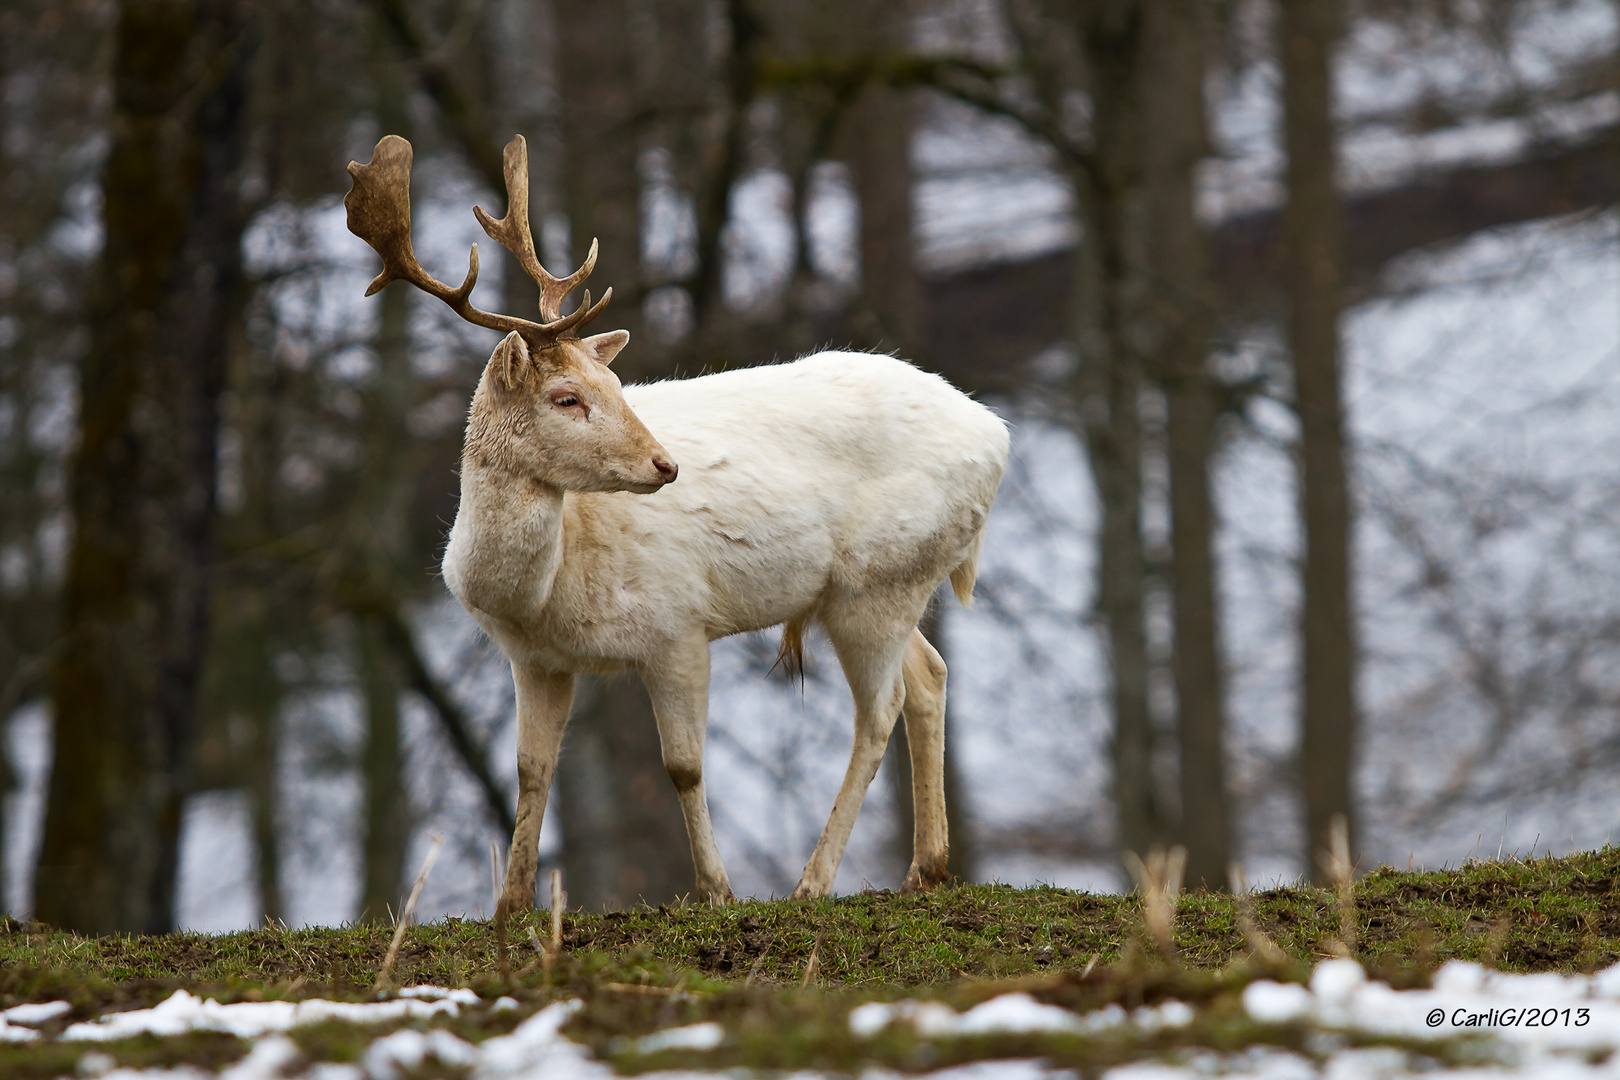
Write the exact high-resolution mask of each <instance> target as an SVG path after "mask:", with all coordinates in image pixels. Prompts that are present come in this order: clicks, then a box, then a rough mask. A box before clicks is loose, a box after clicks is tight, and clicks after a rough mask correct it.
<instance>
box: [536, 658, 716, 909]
mask: <svg viewBox="0 0 1620 1080" xmlns="http://www.w3.org/2000/svg"><path fill="white" fill-rule="evenodd" d="M589 693H590V696H591V697H593V698H594V699H595V700H586V701H583V702H581V705H582V706H583V707H576V710H575V715H574V717H573V719H572V720H571V721H570V723H569V729H568V738H567V740H566V742H565V743H564V745H563V757H562V762H561V763H560V764H559V766H558V768H557V809H558V811H559V813H560V815H561V817H562V827H563V830H562V831H563V854H562V861H563V871H564V873H565V874H566V875H567V879H568V895H569V902H570V903H572V904H575V905H576V906H580V907H585V908H602V907H607V908H621V907H627V906H629V905H631V904H635V903H638V902H640V901H646V902H647V903H651V904H661V903H667V902H669V901H672V900H674V899H676V898H677V897H680V896H686V895H690V894H691V892H692V890H693V888H694V887H695V883H696V878H695V876H694V871H693V868H692V856H691V845H690V844H688V843H687V838H686V823H685V818H684V817H683V816H682V814H681V806H680V802H679V800H677V799H676V797H675V786H674V785H673V784H671V783H670V780H669V775H668V774H667V773H666V772H665V771H664V759H663V754H662V752H661V751H660V749H659V745H658V730H657V726H656V723H655V722H654V720H653V715H652V702H651V701H650V700H649V699H648V697H647V688H646V687H645V686H643V685H642V682H641V679H640V678H638V677H637V676H635V675H629V676H624V677H621V678H617V679H595V680H592V687H591V690H590V691H589Z"/></svg>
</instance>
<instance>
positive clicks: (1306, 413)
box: [1277, 0, 1356, 881]
mask: <svg viewBox="0 0 1620 1080" xmlns="http://www.w3.org/2000/svg"><path fill="white" fill-rule="evenodd" d="M1281 16H1282V17H1281V19H1280V20H1279V21H1278V24H1277V33H1278V40H1277V53H1278V55H1279V57H1280V59H1281V61H1282V69H1283V136H1284V138H1283V141H1284V145H1285V148H1286V150H1287V153H1288V204H1287V207H1286V208H1285V210H1284V224H1283V249H1284V259H1285V264H1286V272H1285V275H1284V276H1285V278H1286V282H1287V284H1286V286H1285V287H1286V291H1287V295H1288V344H1289V349H1290V351H1291V352H1292V353H1293V357H1294V396H1295V404H1296V408H1297V409H1298V412H1299V419H1300V473H1299V477H1300V480H1299V486H1300V516H1301V518H1302V519H1303V522H1304V528H1305V567H1304V610H1303V612H1302V614H1301V623H1302V626H1301V631H1302V636H1303V638H1304V664H1303V666H1304V671H1303V680H1302V687H1301V694H1300V696H1301V705H1302V720H1301V729H1302V739H1301V745H1300V765H1301V769H1300V772H1301V778H1302V782H1303V783H1304V787H1305V791H1304V796H1305V859H1306V864H1307V865H1308V866H1309V867H1310V868H1311V877H1312V879H1313V880H1316V881H1325V880H1326V876H1327V870H1326V868H1325V867H1324V866H1323V865H1322V864H1321V862H1320V860H1319V859H1318V858H1317V856H1318V854H1319V853H1320V852H1322V851H1325V850H1327V849H1328V831H1329V825H1330V823H1331V821H1332V819H1333V818H1334V817H1335V816H1337V815H1340V814H1342V815H1344V817H1345V819H1346V821H1347V822H1348V823H1349V824H1350V826H1351V830H1350V836H1351V844H1350V849H1351V851H1352V852H1354V851H1355V849H1356V829H1355V806H1354V794H1353V790H1352V779H1353V775H1354V768H1355V756H1354V755H1355V736H1356V638H1355V626H1354V614H1353V610H1352V607H1351V599H1350V533H1351V529H1352V527H1353V522H1352V511H1351V506H1350V494H1349V487H1348V482H1347V480H1346V476H1345V462H1344V456H1345V448H1344V409H1343V405H1342V403H1341V401H1340V393H1339V383H1340V374H1339V368H1340V362H1339V311H1340V307H1341V305H1342V304H1343V286H1342V277H1343V266H1344V238H1343V225H1342V220H1343V211H1342V208H1341V207H1340V204H1339V192H1338V188H1337V186H1336V184H1335V182H1334V173H1335V166H1334V157H1335V154H1334V127H1333V74H1332V60H1333V48H1334V45H1335V44H1336V43H1337V41H1338V38H1339V34H1340V31H1341V27H1342V19H1343V10H1342V7H1341V5H1340V4H1339V3H1338V0H1282V3H1281Z"/></svg>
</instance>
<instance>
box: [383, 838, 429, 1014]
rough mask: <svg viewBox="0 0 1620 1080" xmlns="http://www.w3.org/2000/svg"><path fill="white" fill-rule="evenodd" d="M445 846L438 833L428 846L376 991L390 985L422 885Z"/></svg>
mask: <svg viewBox="0 0 1620 1080" xmlns="http://www.w3.org/2000/svg"><path fill="white" fill-rule="evenodd" d="M443 846H444V834H443V833H436V834H435V835H434V837H433V846H432V847H430V848H428V853H427V858H426V859H424V860H423V861H422V870H421V872H420V873H418V874H417V875H416V884H414V885H412V886H411V895H410V896H409V897H408V898H406V900H405V910H404V911H401V912H400V913H399V922H397V923H396V924H395V925H394V940H393V941H391V942H389V943H388V955H386V956H384V957H383V966H382V970H381V971H379V972H377V985H376V986H373V987H372V988H371V989H372V991H373V992H374V993H380V992H381V991H382V990H383V989H384V988H385V987H387V985H388V977H389V976H390V975H392V974H393V971H394V959H395V958H396V957H397V956H398V955H399V945H400V942H402V941H404V940H405V928H406V927H407V926H409V925H411V916H412V915H414V914H416V901H417V899H418V898H419V897H421V895H422V886H423V885H424V884H425V883H426V882H427V877H428V875H429V874H431V873H432V872H433V864H434V863H436V862H438V861H439V849H440V848H441V847H443Z"/></svg>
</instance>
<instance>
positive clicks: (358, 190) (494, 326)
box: [343, 135, 613, 346]
mask: <svg viewBox="0 0 1620 1080" xmlns="http://www.w3.org/2000/svg"><path fill="white" fill-rule="evenodd" d="M412 156H413V153H412V150H411V144H410V143H409V142H407V141H405V140H404V139H402V138H400V137H399V136H398V135H385V136H383V138H382V139H381V140H380V141H379V142H378V143H377V148H376V150H374V151H373V152H372V156H371V160H370V161H369V162H367V163H366V164H364V165H361V164H360V163H359V162H357V161H351V162H349V175H350V176H352V177H354V187H352V188H351V189H350V190H349V194H348V195H346V196H345V197H344V199H343V205H344V208H345V209H347V210H348V213H349V231H350V232H352V233H354V234H355V235H356V236H358V237H359V238H360V239H362V240H364V241H365V242H366V243H368V244H370V245H371V246H372V248H374V249H375V250H376V252H377V254H378V255H381V256H382V261H383V268H382V273H380V274H378V275H377V276H376V277H375V278H374V279H372V282H371V284H370V285H369V286H368V287H367V288H366V295H367V296H371V295H372V294H374V293H376V292H377V291H378V290H380V289H382V288H383V287H384V286H385V285H387V284H388V283H389V282H391V281H406V282H409V283H410V284H412V285H415V286H416V287H417V288H418V289H421V290H422V291H423V292H425V293H428V294H429V295H431V296H436V297H438V298H439V299H440V300H443V301H444V302H445V303H446V304H448V305H449V307H450V310H452V311H454V312H455V313H456V314H457V315H460V316H461V317H462V318H463V319H466V320H467V321H468V322H470V323H473V324H474V325H477V326H483V327H488V328H489V329H491V330H499V331H501V332H503V333H510V332H511V331H513V330H516V331H517V332H518V333H519V334H521V335H522V336H523V338H524V340H525V341H527V342H528V343H529V344H530V345H531V346H540V345H545V344H549V343H550V342H553V341H556V340H557V339H559V338H561V337H562V336H564V335H565V334H570V333H571V332H574V331H577V330H578V329H579V327H581V326H584V325H585V324H586V323H588V322H590V321H591V320H592V319H594V318H596V316H597V315H599V314H601V311H602V309H603V308H604V307H606V306H607V302H608V300H609V299H610V298H611V297H612V295H613V290H612V289H609V290H608V291H607V292H606V293H604V294H603V296H602V299H601V300H600V301H599V302H598V303H597V304H596V306H595V307H592V306H591V301H590V296H591V294H590V293H589V292H587V293H586V294H585V302H584V303H583V304H581V305H580V306H579V309H578V310H577V311H575V312H573V313H572V314H570V315H566V316H560V317H559V316H558V314H557V309H558V307H559V306H560V305H561V303H562V298H563V297H564V296H566V295H567V294H568V293H569V292H570V291H572V290H573V289H574V287H575V286H577V285H578V284H579V283H580V282H582V281H584V280H585V278H586V277H588V276H589V275H590V272H591V271H592V270H593V269H594V268H595V266H596V242H595V241H594V240H593V241H592V242H591V253H590V255H589V256H588V257H587V258H586V259H585V264H584V265H583V266H581V267H580V268H579V269H578V270H576V271H575V272H574V273H573V274H571V275H569V276H568V277H566V278H561V279H559V278H554V277H552V276H551V275H550V274H548V273H547V272H546V269H545V267H543V266H541V265H540V260H539V259H538V258H537V257H536V256H535V253H534V241H533V239H532V238H531V237H530V234H529V163H528V152H527V149H526V146H525V143H524V141H523V136H521V135H519V136H517V137H516V138H514V139H513V140H512V141H511V142H510V143H508V144H507V147H506V189H507V204H508V205H507V213H506V217H504V218H502V219H501V220H500V221H495V220H493V219H491V218H490V217H489V215H488V214H486V213H484V211H483V210H482V209H480V208H477V207H475V208H474V210H473V213H474V214H475V215H476V216H477V217H478V221H479V223H480V224H482V225H483V226H484V230H485V231H486V232H488V233H489V235H490V236H491V237H492V238H494V239H495V240H497V241H498V242H500V243H501V244H502V245H503V246H505V247H506V249H507V250H508V251H510V252H511V253H512V254H513V255H515V256H517V259H518V262H519V263H520V264H522V266H523V269H524V271H525V272H526V273H528V275H529V276H530V277H532V278H534V280H535V281H536V282H537V283H538V284H539V285H540V288H541V297H540V315H541V318H543V319H545V320H546V321H545V322H530V321H529V320H528V319H520V318H517V317H516V316H513V315H497V314H495V313H493V312H488V311H480V310H479V309H478V308H475V307H473V306H472V303H471V302H470V300H469V299H468V298H469V297H470V296H471V295H472V290H473V286H474V285H476V284H477V283H478V245H477V244H474V245H473V246H472V252H471V254H469V255H468V257H467V277H466V279H465V280H464V281H462V283H461V286H460V287H459V288H455V289H452V288H451V287H450V286H448V285H446V284H445V283H444V282H442V281H439V280H438V279H437V278H435V277H434V276H433V275H432V274H429V273H428V272H427V271H426V270H424V269H422V266H421V264H420V263H418V262H417V261H416V254H415V252H414V251H413V250H412V249H411V159H412Z"/></svg>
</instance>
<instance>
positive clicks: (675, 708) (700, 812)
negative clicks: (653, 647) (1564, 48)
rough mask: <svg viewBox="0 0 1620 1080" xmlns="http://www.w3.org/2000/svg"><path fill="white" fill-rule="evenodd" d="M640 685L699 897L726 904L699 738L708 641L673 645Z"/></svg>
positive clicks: (704, 714)
mask: <svg viewBox="0 0 1620 1080" xmlns="http://www.w3.org/2000/svg"><path fill="white" fill-rule="evenodd" d="M641 677H642V681H643V682H645V683H646V684H647V693H648V695H649V696H650V697H651V698H652V705H653V714H654V715H655V716H656V717H657V718H658V741H659V744H660V745H661V747H662V749H663V753H664V768H665V769H666V770H667V771H668V772H669V778H670V780H672V781H674V783H675V793H676V794H677V795H678V796H679V797H680V800H681V813H682V814H683V815H684V816H685V817H686V838H687V840H688V841H690V842H691V845H692V866H693V869H694V870H696V872H697V891H698V895H699V896H701V897H703V898H704V899H705V900H707V901H709V903H711V904H729V903H731V902H732V901H733V900H734V899H736V898H735V897H734V896H732V894H731V881H730V879H728V878H727V877H726V868H725V865H724V864H723V863H721V861H720V849H719V847H717V846H716V845H715V842H714V827H713V826H712V825H711V824H710V823H709V800H708V796H707V795H706V794H705V792H704V789H703V737H704V733H705V731H706V729H707V727H708V723H709V641H708V638H706V637H704V636H703V635H702V634H697V635H694V636H693V637H691V638H690V639H687V640H683V641H680V642H677V643H676V644H675V645H673V646H672V647H670V648H669V649H668V650H666V651H665V653H664V655H663V656H661V657H659V659H658V660H657V662H655V663H652V664H648V665H646V666H644V667H643V669H642V673H641Z"/></svg>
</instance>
